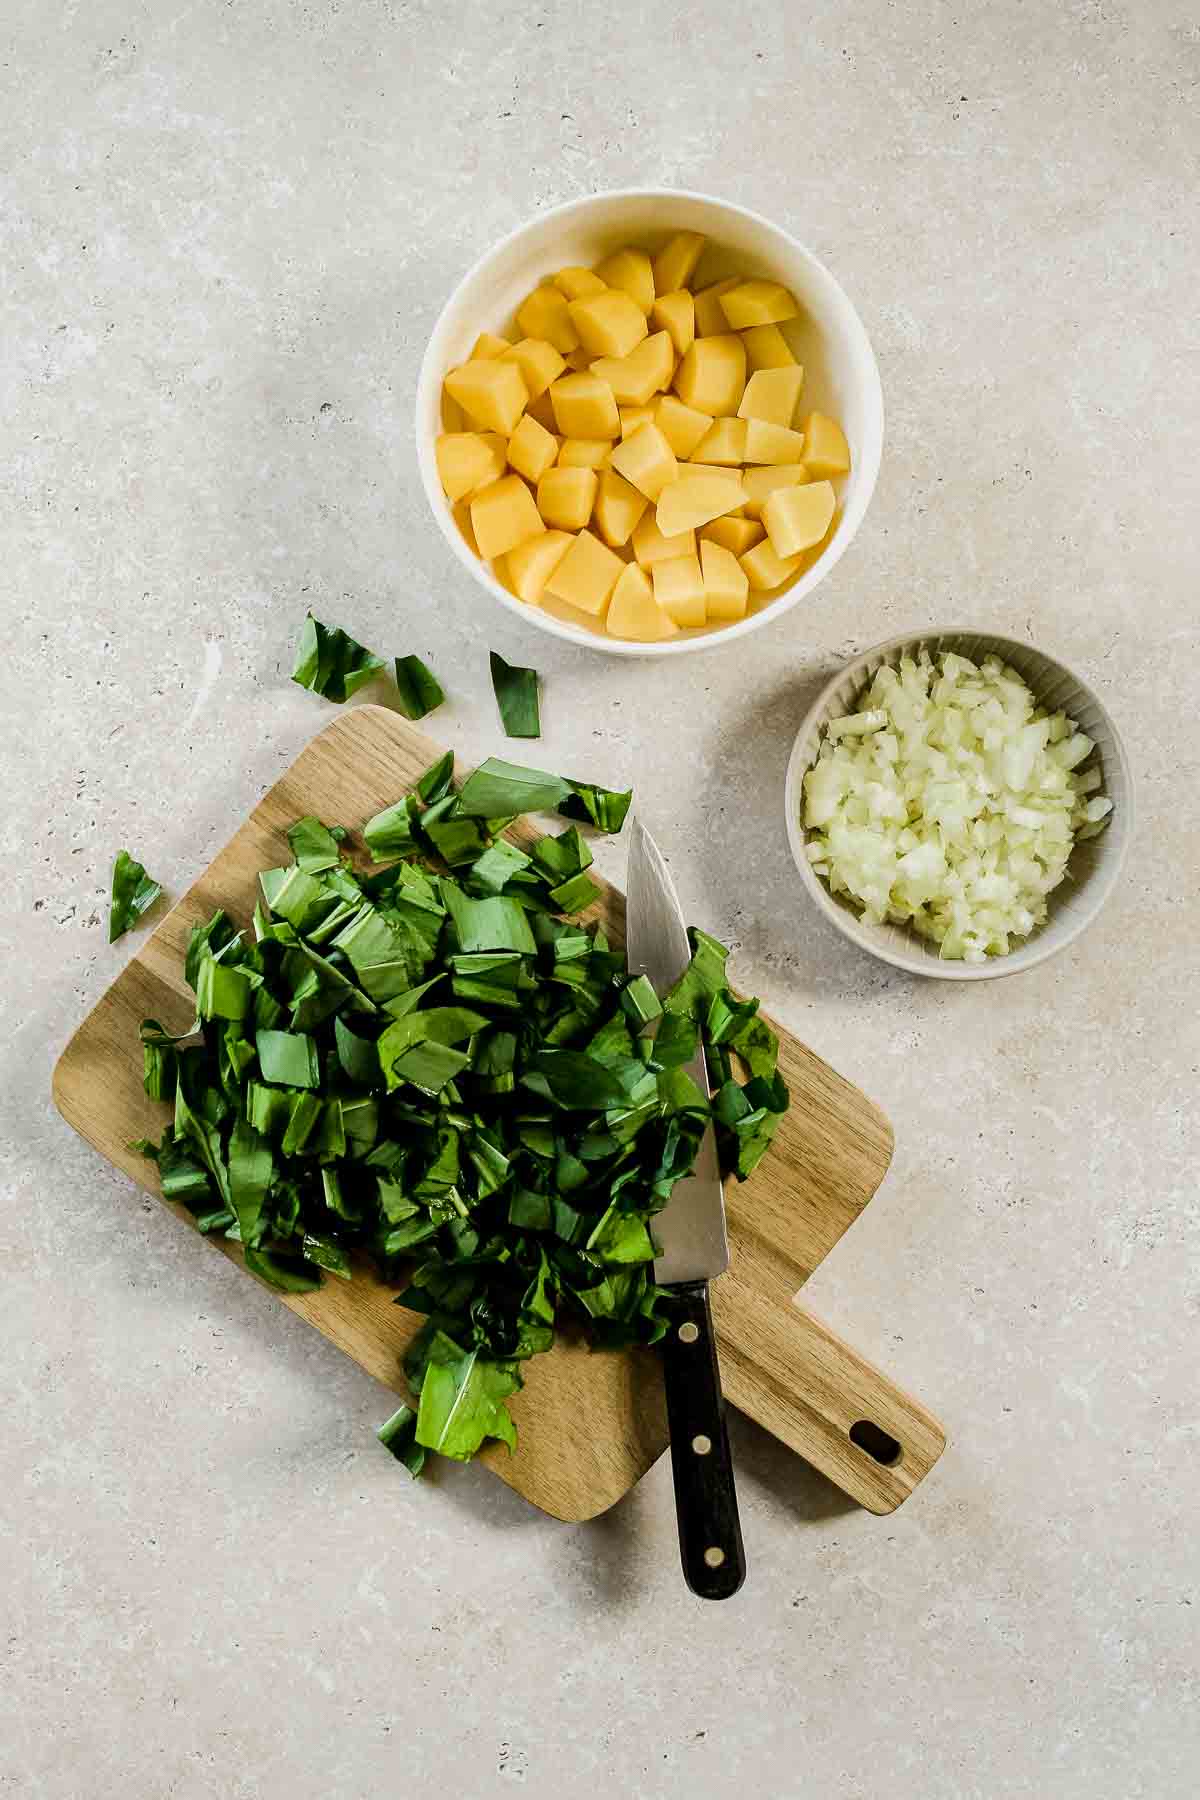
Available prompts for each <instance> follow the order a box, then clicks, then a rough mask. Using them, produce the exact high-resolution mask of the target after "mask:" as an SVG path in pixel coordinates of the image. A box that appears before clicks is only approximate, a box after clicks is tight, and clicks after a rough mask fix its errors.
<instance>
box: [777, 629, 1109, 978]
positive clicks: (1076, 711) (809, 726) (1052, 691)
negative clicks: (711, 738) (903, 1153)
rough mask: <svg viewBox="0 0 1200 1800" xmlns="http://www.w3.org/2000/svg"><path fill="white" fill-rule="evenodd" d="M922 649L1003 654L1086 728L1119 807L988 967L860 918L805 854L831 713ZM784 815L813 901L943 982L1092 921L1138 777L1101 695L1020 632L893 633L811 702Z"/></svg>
mask: <svg viewBox="0 0 1200 1800" xmlns="http://www.w3.org/2000/svg"><path fill="white" fill-rule="evenodd" d="M921 650H927V651H929V653H930V655H934V654H936V653H937V652H938V651H944V650H951V651H954V652H956V653H957V654H958V655H959V656H967V657H970V659H971V660H972V662H979V661H981V660H982V658H983V657H985V656H999V657H1000V658H1002V660H1003V661H1004V662H1006V663H1008V664H1010V665H1011V667H1012V668H1014V669H1015V670H1016V671H1017V673H1018V675H1020V676H1021V678H1022V679H1023V680H1024V681H1025V682H1027V683H1028V685H1029V687H1030V688H1031V689H1032V691H1033V693H1034V694H1035V695H1036V697H1037V699H1038V700H1039V702H1040V703H1041V704H1042V705H1043V706H1045V707H1047V708H1048V709H1049V710H1051V711H1055V712H1065V713H1067V714H1068V715H1069V716H1070V717H1071V718H1072V719H1074V720H1075V721H1076V722H1077V724H1078V725H1079V727H1080V730H1082V731H1086V732H1087V734H1088V736H1089V737H1090V738H1094V739H1095V742H1096V748H1095V751H1094V752H1093V755H1094V756H1095V757H1096V758H1097V759H1098V761H1099V764H1100V769H1101V772H1102V774H1103V777H1104V785H1103V789H1102V791H1103V792H1104V793H1105V794H1107V795H1108V798H1109V799H1110V800H1111V801H1112V803H1113V810H1112V813H1111V815H1110V817H1109V823H1108V828H1107V830H1105V831H1102V832H1101V833H1100V835H1099V836H1098V837H1094V838H1088V839H1086V840H1085V841H1084V842H1083V843H1082V844H1077V845H1076V847H1075V849H1074V850H1073V851H1072V853H1071V861H1070V864H1069V867H1068V873H1067V879H1066V880H1065V881H1064V882H1062V884H1061V885H1060V886H1059V887H1058V888H1056V889H1055V891H1054V893H1053V894H1051V895H1050V897H1049V916H1048V917H1047V919H1046V922H1045V924H1044V925H1039V926H1038V927H1037V929H1036V930H1035V931H1033V932H1031V934H1030V935H1029V937H1027V938H1025V939H1023V940H1022V942H1021V943H1020V945H1019V946H1018V948H1017V949H1015V950H1011V951H1010V952H1009V954H1008V955H1007V956H996V957H991V958H989V960H988V961H987V962H986V963H964V962H951V961H943V960H942V958H941V957H940V956H939V955H938V950H937V946H936V944H931V943H929V942H927V940H926V939H925V938H922V937H919V936H918V935H917V933H916V932H915V931H912V930H911V929H910V928H909V927H908V926H906V925H868V924H866V923H865V922H864V921H863V920H861V919H860V918H859V917H858V914H857V913H856V912H855V911H854V909H853V907H852V906H851V905H850V903H849V902H848V901H846V900H844V899H842V898H841V897H840V896H838V895H835V894H831V893H830V891H829V889H828V887H827V886H826V885H825V883H824V882H823V881H822V880H821V877H820V876H819V875H816V874H814V873H813V869H812V865H811V864H810V863H809V861H808V857H807V855H806V854H805V846H806V843H807V833H806V832H805V829H804V826H803V825H802V823H801V816H800V814H801V804H802V801H803V788H804V777H805V775H806V773H807V772H808V770H809V769H810V768H811V766H812V764H813V762H814V761H815V760H816V755H817V750H818V748H819V745H820V742H821V736H822V733H823V732H824V729H825V727H826V725H827V724H828V723H829V721H830V719H836V718H839V717H840V716H841V715H842V714H844V713H847V712H852V711H853V710H854V706H855V703H856V702H857V701H858V699H859V697H860V696H861V694H862V693H863V690H864V689H865V688H866V687H867V686H868V684H869V683H870V681H871V680H872V679H873V677H874V675H875V673H876V671H877V670H878V669H880V668H882V667H883V665H884V664H885V663H889V664H892V665H895V664H896V663H898V662H899V661H900V658H901V657H902V656H915V655H917V654H918V652H919V651H921ZM784 805H785V808H786V812H787V832H788V843H789V844H790V845H791V848H792V855H793V857H794V858H795V861H796V867H797V868H798V869H799V871H800V879H801V880H802V881H803V883H804V885H805V887H806V888H807V889H808V891H809V893H810V895H811V896H812V899H813V901H814V902H815V904H816V905H817V906H818V907H819V908H820V910H821V911H822V912H823V913H824V914H825V916H826V918H827V919H829V920H830V921H831V922H832V923H833V924H834V925H836V926H837V928H838V930H839V931H841V932H843V933H844V934H845V935H846V937H848V938H850V939H851V940H852V941H853V942H854V943H856V944H857V945H858V946H859V948H860V949H862V950H869V951H870V952H871V954H872V956H878V957H880V958H881V959H882V960H883V961H884V962H888V963H891V964H893V966H894V967H895V968H897V969H907V970H908V972H909V973H910V974H912V975H935V976H940V977H941V978H942V979H943V980H947V981H987V980H990V979H992V978H993V977H995V976H997V975H1016V974H1017V973H1018V972H1019V971H1020V970H1022V969H1031V968H1033V966H1034V965H1035V963H1040V962H1045V960H1046V958H1047V957H1048V956H1053V955H1054V954H1055V952H1056V951H1058V950H1062V949H1065V948H1066V946H1067V945H1068V944H1069V943H1071V942H1072V940H1073V939H1074V938H1077V937H1078V936H1079V934H1080V932H1081V931H1082V930H1083V929H1084V928H1085V926H1087V925H1090V924H1091V922H1092V920H1093V919H1094V918H1095V917H1096V914H1097V913H1098V912H1099V911H1100V908H1101V907H1102V906H1103V905H1104V902H1105V901H1106V900H1107V899H1108V896H1109V895H1110V894H1111V892H1112V890H1113V888H1114V886H1115V885H1116V881H1117V877H1118V875H1119V874H1120V872H1121V865H1122V863H1123V862H1124V860H1125V853H1126V851H1127V850H1128V848H1129V844H1130V840H1131V839H1132V836H1133V828H1134V797H1133V775H1132V772H1131V770H1130V767H1129V759H1128V757H1127V756H1126V754H1125V748H1124V745H1123V744H1122V743H1121V740H1120V737H1119V736H1118V735H1117V728H1116V726H1115V725H1114V724H1113V722H1112V720H1111V719H1110V718H1109V716H1108V713H1107V712H1106V711H1105V709H1104V707H1103V706H1102V705H1101V704H1100V701H1099V700H1098V699H1097V697H1096V695H1095V694H1094V693H1093V692H1092V690H1091V688H1090V687H1088V685H1087V683H1086V682H1084V681H1081V680H1080V679H1079V677H1078V675H1073V674H1072V673H1071V671H1070V669H1067V668H1064V667H1063V665H1062V663H1059V662H1055V660H1054V658H1053V657H1052V656H1045V655H1044V654H1043V653H1042V651H1040V650H1034V649H1032V648H1031V647H1030V646H1029V645H1028V644H1022V643H1019V642H1017V640H1016V639H1015V638H1004V637H993V636H991V635H990V634H989V633H987V632H979V631H930V632H924V633H922V634H921V635H919V636H916V637H898V638H892V639H890V640H889V642H888V643H886V644H877V645H876V646H875V648H874V649H873V650H868V651H866V652H865V653H864V654H863V655H862V656H859V657H856V658H855V660H854V661H853V662H850V663H847V664H846V667H845V668H844V669H843V670H842V671H841V673H840V674H839V675H835V676H834V678H833V680H832V681H830V682H829V683H828V684H827V685H826V686H825V687H824V688H823V689H822V691H821V693H820V694H819V695H818V696H817V698H816V700H815V701H814V702H813V704H812V706H811V707H810V708H809V710H808V712H807V714H806V715H805V718H804V723H803V724H802V725H801V727H800V730H799V733H798V734H797V737H796V742H795V745H794V746H793V748H792V754H791V759H790V761H789V763H788V771H787V783H786V787H785V794H784Z"/></svg>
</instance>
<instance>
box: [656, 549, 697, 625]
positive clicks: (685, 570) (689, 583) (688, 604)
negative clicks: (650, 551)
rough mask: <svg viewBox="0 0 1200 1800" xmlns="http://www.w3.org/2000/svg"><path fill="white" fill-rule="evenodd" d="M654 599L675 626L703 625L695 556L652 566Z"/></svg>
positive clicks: (678, 558)
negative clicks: (672, 620)
mask: <svg viewBox="0 0 1200 1800" xmlns="http://www.w3.org/2000/svg"><path fill="white" fill-rule="evenodd" d="M654 598H655V599H656V600H657V601H658V604H659V605H660V606H661V607H662V609H663V611H664V612H665V613H666V614H667V615H668V616H669V617H670V618H672V619H674V621H675V623H676V624H677V625H687V626H697V625H703V624H704V622H705V619H706V616H707V614H706V608H705V603H704V576H703V575H702V574H701V572H700V564H699V562H698V561H697V559H696V557H695V556H677V557H673V558H672V560H671V561H670V562H660V563H655V565H654Z"/></svg>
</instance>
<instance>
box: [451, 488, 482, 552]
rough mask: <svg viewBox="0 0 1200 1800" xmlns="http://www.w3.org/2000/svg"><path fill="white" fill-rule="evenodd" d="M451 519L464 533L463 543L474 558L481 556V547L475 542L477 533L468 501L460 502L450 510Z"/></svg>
mask: <svg viewBox="0 0 1200 1800" xmlns="http://www.w3.org/2000/svg"><path fill="white" fill-rule="evenodd" d="M450 517H451V518H452V519H453V520H454V523H455V524H456V525H457V526H458V529H459V530H460V531H461V532H462V535H463V542H464V543H465V544H466V546H467V549H468V550H469V551H470V552H471V555H472V556H478V555H479V545H478V544H477V543H476V541H475V531H474V528H473V526H472V524H471V507H470V504H469V502H468V501H466V500H460V501H458V503H457V504H456V505H454V506H452V507H451V508H450Z"/></svg>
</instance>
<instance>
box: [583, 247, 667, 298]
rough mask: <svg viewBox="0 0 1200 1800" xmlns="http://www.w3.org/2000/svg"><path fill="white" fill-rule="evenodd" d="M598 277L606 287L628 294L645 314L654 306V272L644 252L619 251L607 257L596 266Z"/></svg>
mask: <svg viewBox="0 0 1200 1800" xmlns="http://www.w3.org/2000/svg"><path fill="white" fill-rule="evenodd" d="M596 276H597V279H598V280H600V281H602V282H603V283H604V284H605V286H606V287H610V288H617V289H619V290H620V291H621V292H623V293H626V294H628V295H629V297H630V299H631V300H633V301H635V302H636V303H637V305H638V306H640V307H641V309H642V311H643V312H644V313H648V312H649V311H650V308H651V307H652V306H653V305H654V270H653V269H652V268H651V267H650V258H649V257H648V256H647V255H646V252H645V251H644V250H633V249H625V250H618V251H617V253H616V255H615V256H608V257H605V259H604V261H603V262H602V263H597V264H596Z"/></svg>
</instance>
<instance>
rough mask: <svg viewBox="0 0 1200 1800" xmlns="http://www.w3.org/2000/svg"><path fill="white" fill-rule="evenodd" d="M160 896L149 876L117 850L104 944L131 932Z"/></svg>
mask: <svg viewBox="0 0 1200 1800" xmlns="http://www.w3.org/2000/svg"><path fill="white" fill-rule="evenodd" d="M161 893H162V888H161V887H160V886H159V884H158V882H157V881H155V880H154V878H153V876H150V875H147V873H146V871H145V869H144V868H143V867H142V865H141V863H140V862H135V860H134V858H133V857H132V856H130V854H129V852H128V850H118V851H117V856H116V861H115V862H114V863H113V870H112V896H111V899H110V901H109V907H108V941H109V943H110V944H115V943H116V941H117V939H118V938H119V937H124V935H125V933H126V932H127V931H132V929H133V927H134V926H135V925H136V924H137V922H138V920H139V919H140V918H142V917H143V916H144V915H145V914H146V913H148V912H149V911H150V908H151V907H152V906H153V905H154V902H155V901H156V900H157V899H158V897H159V895H160V894H161Z"/></svg>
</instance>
